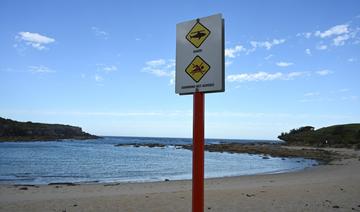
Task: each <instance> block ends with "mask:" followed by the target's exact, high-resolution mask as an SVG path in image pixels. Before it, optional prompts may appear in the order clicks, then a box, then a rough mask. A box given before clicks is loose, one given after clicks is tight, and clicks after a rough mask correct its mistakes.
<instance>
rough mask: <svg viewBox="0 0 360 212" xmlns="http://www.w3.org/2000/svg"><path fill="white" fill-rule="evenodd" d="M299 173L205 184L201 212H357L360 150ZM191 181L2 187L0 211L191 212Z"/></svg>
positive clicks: (346, 151) (254, 176)
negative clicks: (203, 208) (203, 210)
mask: <svg viewBox="0 0 360 212" xmlns="http://www.w3.org/2000/svg"><path fill="white" fill-rule="evenodd" d="M335 151H337V152H338V153H341V154H345V155H347V156H348V157H346V158H345V159H341V160H335V161H332V162H330V163H329V164H327V165H319V166H315V167H312V168H308V169H304V170H302V171H296V172H287V173H277V174H266V175H247V176H238V177H223V178H212V179H206V180H205V211H264V210H266V211H360V151H355V150H351V149H335ZM190 210H191V180H179V181H168V182H149V183H116V184H79V185H74V186H72V185H40V186H37V187H27V188H26V189H25V188H22V187H21V186H14V185H0V211H190Z"/></svg>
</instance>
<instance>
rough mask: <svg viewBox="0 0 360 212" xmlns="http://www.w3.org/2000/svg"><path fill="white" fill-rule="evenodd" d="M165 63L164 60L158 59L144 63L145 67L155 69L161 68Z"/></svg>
mask: <svg viewBox="0 0 360 212" xmlns="http://www.w3.org/2000/svg"><path fill="white" fill-rule="evenodd" d="M165 63H166V61H165V60H164V59H158V60H150V61H148V62H146V65H147V66H151V67H157V66H162V65H164V64H165Z"/></svg>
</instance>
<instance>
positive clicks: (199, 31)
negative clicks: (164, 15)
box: [186, 21, 210, 48]
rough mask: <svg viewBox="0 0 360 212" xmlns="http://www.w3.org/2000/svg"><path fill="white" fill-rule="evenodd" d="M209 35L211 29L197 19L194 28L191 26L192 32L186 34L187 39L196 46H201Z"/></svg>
mask: <svg viewBox="0 0 360 212" xmlns="http://www.w3.org/2000/svg"><path fill="white" fill-rule="evenodd" d="M209 35H210V30H208V29H207V28H206V27H205V26H204V25H202V24H201V23H200V22H199V21H197V22H196V24H195V25H194V26H193V28H191V30H190V32H189V33H188V34H187V35H186V39H187V40H188V41H189V42H190V43H191V44H192V45H194V46H195V47H196V48H199V47H200V46H201V44H202V43H203V42H204V41H205V40H206V38H207V37H209Z"/></svg>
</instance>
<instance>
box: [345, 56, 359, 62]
mask: <svg viewBox="0 0 360 212" xmlns="http://www.w3.org/2000/svg"><path fill="white" fill-rule="evenodd" d="M356 60H357V59H356V58H353V57H351V58H349V59H348V60H347V61H348V62H350V63H352V62H355V61H356Z"/></svg>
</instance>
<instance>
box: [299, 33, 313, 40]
mask: <svg viewBox="0 0 360 212" xmlns="http://www.w3.org/2000/svg"><path fill="white" fill-rule="evenodd" d="M311 35H312V33H311V32H303V33H297V34H296V36H297V37H300V36H302V37H305V38H307V39H309V38H310V37H311Z"/></svg>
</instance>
